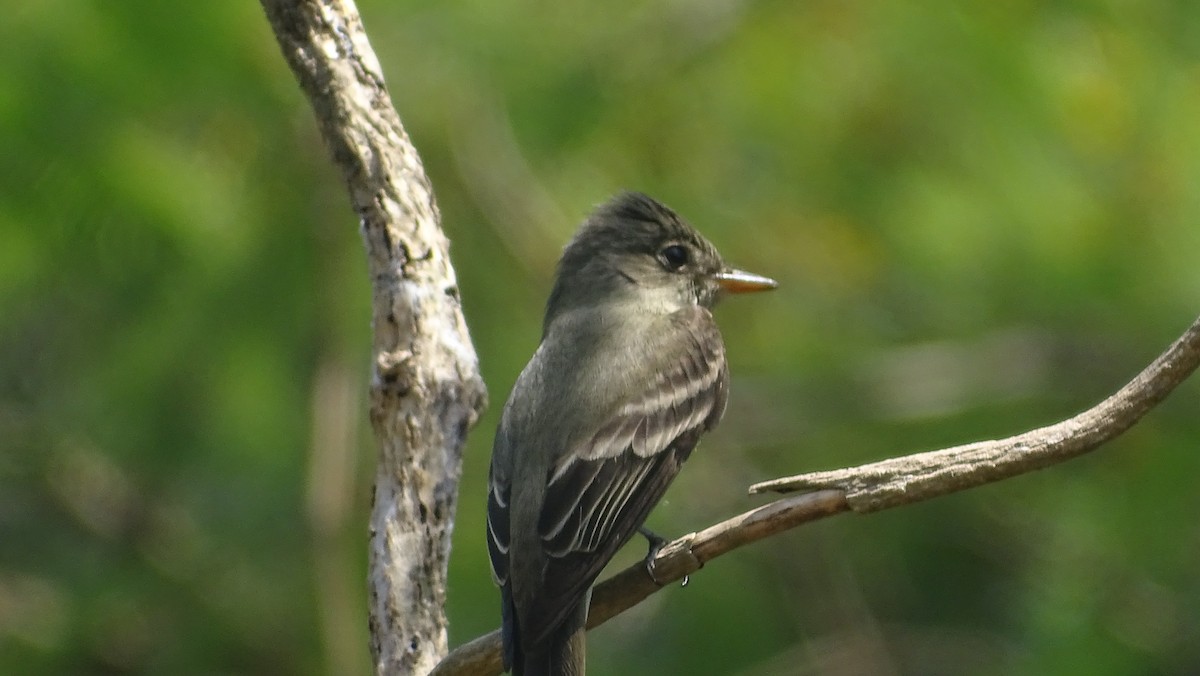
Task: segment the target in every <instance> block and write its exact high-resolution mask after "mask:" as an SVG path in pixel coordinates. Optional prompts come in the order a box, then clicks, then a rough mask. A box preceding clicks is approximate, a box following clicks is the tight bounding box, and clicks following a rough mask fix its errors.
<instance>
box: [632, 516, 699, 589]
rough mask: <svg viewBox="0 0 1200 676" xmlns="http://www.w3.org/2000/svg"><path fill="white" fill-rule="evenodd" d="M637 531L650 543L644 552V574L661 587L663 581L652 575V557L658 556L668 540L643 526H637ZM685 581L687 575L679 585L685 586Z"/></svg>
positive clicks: (686, 580) (686, 581)
mask: <svg viewBox="0 0 1200 676" xmlns="http://www.w3.org/2000/svg"><path fill="white" fill-rule="evenodd" d="M638 532H639V533H641V534H642V537H644V538H646V542H648V543H649V545H650V549H649V551H647V552H646V574H647V575H649V576H650V579H651V580H652V581H653V582H654V584H656V585H658V586H660V587H661V586H663V584H664V583H662V582H659V581H658V577H657V576H655V575H654V559H655V558H657V557H658V553H659V552H660V551H661V550H662V548H663V547H665V546H666V544H667V542H669V541H668V540H667V539H666V538H664V537H662V536H661V535H659V534H657V533H655V532H654V531H652V530H650V529H649V528H646V527H645V526H642V527H640V528H638ZM687 583H688V576H686V575H684V576H683V584H682V585H680V586H683V587H686V586H687Z"/></svg>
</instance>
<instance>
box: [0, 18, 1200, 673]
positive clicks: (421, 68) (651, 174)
mask: <svg viewBox="0 0 1200 676" xmlns="http://www.w3.org/2000/svg"><path fill="white" fill-rule="evenodd" d="M18 4H19V5H20V6H14V7H10V8H8V9H7V11H6V12H5V20H4V21H3V22H0V56H2V57H3V62H4V63H5V66H4V67H3V68H2V69H0V132H2V133H3V137H4V139H5V149H4V152H2V153H0V185H2V186H3V190H2V192H0V673H4V674H93V673H94V674H109V673H129V674H143V673H144V674H151V673H153V674H201V673H203V674H320V673H329V674H354V673H358V674H365V673H369V671H370V663H369V656H368V654H367V637H366V619H365V615H366V611H365V598H366V593H365V581H364V580H365V559H366V554H365V541H366V519H367V511H368V507H369V502H370V480H371V475H372V464H373V447H372V442H371V438H370V433H369V431H368V430H367V427H366V415H365V413H364V412H363V399H364V393H365V389H366V382H365V381H366V375H367V372H368V361H369V355H368V347H369V335H368V332H369V307H370V305H369V298H368V293H369V289H368V285H367V280H366V278H365V277H366V275H365V272H364V265H363V256H362V252H361V244H360V242H359V241H358V236H357V233H356V223H355V220H354V217H353V214H352V213H351V212H350V210H349V209H348V208H347V205H346V198H345V196H344V194H343V189H342V186H341V184H340V180H339V178H338V177H337V175H336V174H335V172H334V171H333V170H332V169H331V167H330V165H329V162H328V161H327V159H326V156H325V150H324V148H323V147H322V144H321V141H320V139H319V137H318V136H317V135H316V132H315V125H314V124H313V122H312V118H311V113H310V112H309V110H308V108H307V105H306V102H305V101H304V100H303V98H302V96H301V95H300V93H299V91H298V89H297V87H296V86H295V83H294V81H293V79H292V76H291V74H290V73H289V72H288V70H287V69H286V67H285V65H284V63H283V60H282V58H281V57H280V56H279V54H278V48H277V47H276V45H275V42H274V39H273V37H272V36H271V34H270V31H269V29H268V27H267V25H266V21H265V20H264V19H263V17H262V16H261V13H260V10H259V8H258V6H257V4H256V3H247V2H213V3H161V2H151V1H148V0H128V1H126V2H121V3H102V2H97V1H95V0H92V1H91V2H87V1H85V0H74V1H72V0H43V1H41V2H27V3H18ZM361 9H362V10H363V12H364V16H365V20H366V25H367V27H368V30H369V32H370V35H371V37H372V40H373V42H374V45H375V47H376V49H377V51H378V52H379V55H380V58H381V61H382V63H383V64H384V69H385V72H386V74H387V76H388V81H389V86H390V88H391V91H392V94H393V96H394V98H395V100H396V103H397V106H398V108H399V109H400V111H401V114H402V116H403V117H404V120H405V123H406V125H407V127H408V129H409V131H410V133H411V135H412V136H413V138H414V140H415V141H416V143H417V146H418V147H419V149H420V150H421V152H422V155H423V157H424V160H425V163H426V166H427V168H428V170H429V172H430V174H431V176H432V179H433V183H434V185H435V187H436V189H437V191H438V197H439V201H440V205H441V208H442V213H443V216H444V220H445V227H446V229H447V231H448V232H449V234H450V236H451V238H452V240H453V242H454V249H453V254H454V262H455V264H456V267H457V270H458V274H459V278H460V281H461V285H462V291H463V297H464V299H465V303H466V311H467V314H468V319H469V321H470V325H471V329H472V334H473V336H474V338H475V341H476V345H477V348H478V350H479V353H480V357H481V360H482V366H483V371H484V375H485V377H486V379H487V382H488V383H489V385H490V388H491V394H492V401H493V408H492V410H491V411H490V412H489V414H488V416H487V417H486V418H485V419H484V420H483V421H482V423H481V424H480V426H479V427H478V428H477V430H476V432H475V433H474V434H473V436H472V438H471V443H470V446H469V448H468V451H467V456H466V460H465V476H464V479H463V485H462V502H461V506H460V510H459V525H458V529H457V531H456V541H455V549H454V558H453V561H452V570H451V585H450V589H449V597H450V613H451V618H452V623H453V624H452V633H453V640H454V642H455V643H458V642H462V641H464V640H466V639H468V638H471V637H473V636H475V635H477V634H479V633H481V632H484V631H488V630H490V629H493V628H495V626H497V623H498V619H499V613H498V607H497V599H496V594H495V591H494V590H493V589H492V586H491V581H490V578H489V575H488V572H487V563H486V558H485V553H484V547H483V538H482V532H483V510H482V504H483V500H482V498H483V495H484V489H483V479H484V477H485V475H486V466H487V459H488V453H489V446H490V441H491V430H492V428H493V426H494V424H495V420H496V412H497V410H498V409H499V407H500V404H501V402H503V400H504V398H505V396H506V394H507V391H508V389H509V387H510V386H511V384H512V382H513V380H514V379H515V378H516V375H517V373H518V372H519V370H520V368H521V366H522V364H523V363H524V361H525V360H526V359H527V358H528V356H529V354H530V353H531V352H532V350H533V348H534V347H535V344H536V340H537V335H538V325H539V322H540V314H541V305H542V302H543V300H544V297H545V294H546V292H547V289H548V284H549V280H550V275H551V273H552V268H553V263H554V259H555V258H556V255H557V252H558V250H559V248H560V247H561V245H562V244H563V243H564V242H565V241H566V239H567V238H568V237H569V236H570V234H571V232H572V231H573V229H574V227H575V225H576V224H577V223H578V221H579V220H580V219H581V217H582V216H583V214H585V213H586V212H587V210H588V209H589V208H590V206H591V205H592V204H595V203H597V202H599V201H601V200H602V199H604V198H605V197H606V196H607V195H608V194H610V193H612V192H614V191H616V190H617V189H619V188H623V187H628V188H636V189H641V190H645V191H647V192H649V193H651V194H654V195H656V196H658V197H660V198H661V199H663V200H664V201H666V202H667V203H668V204H671V205H672V206H674V207H675V208H676V209H678V210H679V211H680V212H681V213H683V214H685V215H686V216H687V217H688V218H689V219H690V220H692V222H694V223H695V224H696V225H697V226H699V227H700V228H701V229H702V230H703V231H704V232H705V233H707V234H708V235H709V236H710V237H711V238H712V239H713V240H714V241H715V242H716V243H717V245H718V246H719V247H720V248H721V249H722V251H723V252H724V253H725V255H726V257H727V258H728V259H729V260H731V261H733V262H735V263H736V264H738V265H740V266H743V267H746V268H749V269H752V270H756V271H760V272H763V273H765V274H769V275H771V276H774V277H776V278H778V279H779V280H780V281H781V283H782V284H781V288H780V290H779V291H777V292H776V293H774V294H773V295H771V296H767V297H756V298H752V299H745V300H742V301H739V302H736V303H734V302H731V303H728V304H727V305H726V306H723V307H722V308H721V309H720V310H719V312H718V314H719V319H720V320H721V322H722V324H723V325H724V327H725V335H726V339H727V343H728V345H729V353H730V359H731V362H732V366H733V369H734V374H735V378H734V385H733V387H734V389H733V401H732V403H731V407H730V410H729V413H728V415H727V417H726V423H725V424H724V426H723V427H722V428H721V429H720V430H719V431H718V432H717V433H715V434H713V435H712V436H711V438H709V439H708V440H706V442H705V443H704V444H703V446H702V448H701V450H700V451H699V452H698V453H697V454H696V456H695V457H694V459H693V460H692V462H691V463H690V464H689V466H688V468H687V469H686V471H685V472H684V473H683V475H682V476H681V478H680V480H679V481H678V482H677V484H676V486H675V487H674V488H673V489H672V491H671V493H670V494H669V496H668V500H667V502H666V503H665V504H664V505H663V506H662V507H661V508H660V509H659V510H658V511H657V512H656V514H655V515H654V516H652V517H651V519H652V525H653V526H654V527H655V528H656V530H659V531H660V532H664V533H682V532H687V531H689V530H694V529H697V528H699V527H702V526H704V525H707V524H708V523H711V522H712V521H714V520H717V519H720V518H722V517H725V516H729V515H731V514H734V513H736V512H738V511H741V510H744V509H747V508H749V507H750V506H752V505H754V504H758V503H759V502H761V500H759V499H750V498H747V497H746V496H745V487H746V486H747V485H748V484H749V483H751V482H753V481H756V480H760V479H763V478H768V477H771V476H776V475H780V474H785V473H795V472H798V471H803V470H809V469H820V468H830V467H836V466H844V465H847V464H852V463H860V462H865V461H869V460H872V459H877V458H882V457H887V456H890V455H896V454H900V453H905V452H911V451H917V450H925V449H930V448H935V447H939V446H943V445H950V444H955V443H962V442H966V441H971V440H975V439H980V438H988V437H997V436H1003V435H1007V434H1010V433H1014V432H1018V431H1023V430H1025V429H1028V428H1030V427H1033V426H1037V425H1041V424H1044V423H1048V422H1051V421H1054V420H1056V419H1058V418H1060V417H1062V416H1065V415H1069V414H1071V413H1074V412H1076V411H1077V410H1080V409H1081V408H1084V407H1086V406H1089V405H1091V404H1092V403H1094V402H1095V401H1097V400H1098V399H1100V398H1101V397H1103V396H1105V395H1106V394H1107V393H1109V392H1111V391H1112V390H1114V389H1115V388H1117V387H1118V386H1119V385H1121V384H1122V383H1123V382H1124V381H1125V380H1126V379H1127V378H1129V377H1130V376H1132V375H1133V374H1134V373H1135V372H1136V371H1137V370H1139V369H1140V368H1141V367H1142V366H1143V365H1144V364H1145V363H1148V362H1149V360H1150V359H1152V358H1153V357H1154V356H1155V355H1156V354H1157V353H1158V352H1159V351H1160V350H1161V349H1162V348H1163V347H1165V345H1166V344H1167V343H1168V342H1169V341H1170V340H1171V339H1173V337H1174V336H1175V335H1176V334H1177V333H1179V332H1180V331H1181V330H1182V329H1183V328H1184V327H1185V326H1186V325H1187V324H1188V323H1189V322H1190V321H1191V320H1192V319H1194V317H1195V316H1196V314H1197V308H1198V307H1200V303H1198V300H1200V264H1198V257H1200V190H1198V189H1197V186H1200V5H1196V4H1195V3H1188V2H1182V1H1179V0H1176V1H1175V2H1170V1H1159V2H1130V1H1128V0H1126V1H1120V0H1112V1H1110V2H1090V1H1081V2H1042V3H1034V2H1010V3H972V2H950V1H941V2H932V3H884V2H873V3H872V2H844V1H838V2H828V1H820V0H818V1H816V2H805V3H789V2H775V1H769V0H768V1H764V2H757V3H749V2H730V1H722V0H715V1H710V2H680V1H675V0H668V1H666V2H652V3H632V2H627V1H617V2H610V3H588V2H582V1H580V0H568V1H567V2H561V3H555V4H548V3H533V2H526V3H495V2H483V1H482V0H459V1H453V0H452V1H450V2H436V3H435V2H421V1H419V0H403V1H399V2H396V1H392V2H383V1H382V0H362V2H361ZM1198 399H1200V386H1198V385H1197V384H1196V383H1194V382H1192V383H1188V384H1186V385H1185V386H1184V387H1183V388H1182V389H1181V390H1180V391H1179V392H1178V393H1177V394H1176V395H1175V396H1174V397H1173V398H1172V399H1171V400H1169V401H1168V402H1167V403H1166V404H1165V405H1164V406H1162V407H1160V408H1159V409H1157V410H1156V411H1154V412H1153V413H1152V414H1151V415H1150V416H1149V417H1148V418H1147V419H1146V420H1145V421H1144V422H1143V423H1141V424H1140V425H1139V426H1138V427H1136V428H1134V429H1133V430H1132V431H1131V432H1130V433H1128V434H1127V435H1125V436H1124V437H1123V438H1122V439H1120V440H1118V441H1117V442H1115V443H1113V444H1111V445H1110V446H1108V447H1107V448H1105V449H1102V450H1101V451H1099V452H1097V453H1096V454H1093V455H1092V456H1089V457H1086V458H1083V459H1080V460H1077V461H1074V462H1071V463H1068V464H1066V465H1061V466H1058V467H1055V468H1053V469H1050V470H1048V471H1044V472H1040V473H1037V474H1035V475H1030V476H1024V477H1020V478H1017V479H1014V480H1011V481H1007V482H1004V483H1002V484H998V485H993V486H988V487H985V488H981V489H978V490H974V491H970V492H968V493H966V494H961V495H957V496H952V497H949V498H943V499H940V500H937V501H934V502H932V503H927V504H923V505H919V506H914V507H909V508H905V509H900V510H894V511H891V512H886V513H881V514H876V515H872V516H870V517H867V518H854V517H839V518H836V519H832V520H829V521H827V522H823V523H819V524H814V525H811V526H808V527H805V528H802V529H800V530H799V531H797V532H795V533H791V534H787V535H785V536H783V537H779V538H775V539H773V540H771V541H769V542H767V543H762V544H758V545H756V546H755V547H752V548H750V549H748V550H745V551H741V552H738V553H735V554H733V555H730V556H728V557H725V558H723V559H721V560H719V561H717V562H714V563H713V564H711V565H710V566H708V567H707V568H706V569H705V570H704V571H702V572H701V573H699V574H697V575H695V576H693V579H692V583H691V584H690V585H689V587H688V588H687V589H668V590H664V592H663V593H661V594H658V595H656V597H655V598H653V599H652V600H651V601H650V602H648V603H646V604H644V605H643V606H641V607H639V608H638V609H636V610H635V611H633V612H631V613H630V614H628V615H626V616H623V617H622V618H619V619H618V620H616V621H614V622H612V623H610V624H609V625H607V626H605V627H603V628H601V629H600V630H598V631H597V632H595V633H594V635H593V639H592V641H591V644H590V653H591V654H590V666H591V668H592V672H593V673H595V674H598V675H602V674H636V673H646V674H651V673H696V674H707V673H736V674H746V675H758V674H780V673H795V674H818V673H819V674H852V673H853V674H861V673H871V674H1056V675H1057V674H1061V675H1070V674H1088V675H1091V676H1096V675H1107V674H1111V675H1127V674H1195V673H1200V576H1197V575H1196V571H1197V570H1200V518H1198V515H1200V488H1198V486H1200V484H1198V483H1197V478H1196V477H1198V476H1200V454H1198V453H1196V447H1197V444H1198V443H1200V415H1197V401H1198ZM635 550H636V551H635ZM641 555H642V551H641V548H640V546H631V547H630V548H629V551H626V552H623V554H622V557H621V559H620V560H621V561H622V562H625V563H628V562H630V561H633V560H636V559H637V558H638V557H640V556H641Z"/></svg>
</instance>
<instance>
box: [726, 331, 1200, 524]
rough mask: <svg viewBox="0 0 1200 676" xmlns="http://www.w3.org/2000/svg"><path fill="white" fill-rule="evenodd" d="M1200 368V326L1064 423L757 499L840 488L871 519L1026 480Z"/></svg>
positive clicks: (1131, 419)
mask: <svg viewBox="0 0 1200 676" xmlns="http://www.w3.org/2000/svg"><path fill="white" fill-rule="evenodd" d="M1198 363H1200V319H1197V320H1196V322H1194V323H1193V324H1192V325H1191V326H1190V327H1188V330H1187V331H1186V332H1184V334H1183V335H1182V336H1180V337H1179V339H1178V340H1176V341H1175V343H1174V344H1172V345H1171V347H1169V348H1167V351H1166V352H1163V353H1162V354H1161V355H1159V357H1158V359H1155V360H1154V363H1152V364H1150V365H1149V366H1147V367H1146V368H1145V370H1143V371H1142V372H1141V373H1139V374H1138V375H1137V377H1136V378H1134V379H1133V380H1131V381H1130V382H1129V383H1128V384H1126V385H1125V387H1122V388H1121V389H1120V390H1118V391H1117V392H1116V394H1113V395H1112V396H1110V397H1109V398H1107V399H1105V400H1104V401H1102V402H1100V403H1099V404H1097V405H1095V406H1093V407H1092V408H1089V409H1088V410H1086V411H1084V412H1083V413H1080V414H1079V415H1077V416H1074V417H1072V418H1068V419H1066V420H1064V421H1062V422H1059V423H1055V424H1053V425H1049V426H1047V427H1041V428H1038V429H1036V430H1031V431H1029V432H1025V433H1024V434H1018V435H1016V436H1013V437H1008V438H1007V439H1000V440H997V441H979V442H976V443H973V444H966V445H963V446H955V447H953V448H947V449H943V450H939V451H930V452H927V453H917V454H915V455H907V456H903V457H900V458H892V459H890V460H884V461H882V462H874V463H871V464H868V465H861V466H859V467H851V468H848V469H839V470H832V471H828V472H812V473H808V474H801V475H798V476H792V477H784V478H781V479H773V480H771V481H764V482H762V483H759V484H755V485H753V486H751V487H750V492H751V493H763V492H767V491H775V492H780V493H786V492H789V491H798V490H816V489H824V488H836V489H839V490H841V491H844V492H845V494H846V502H847V503H848V504H849V505H850V508H851V509H853V510H854V511H856V512H872V511H876V510H880V509H886V508H888V507H895V506H897V505H904V504H909V503H913V502H919V501H921V500H927V499H929V498H933V497H937V496H939V495H945V494H947V493H953V492H955V491H960V490H963V489H965V488H971V487H974V486H979V485H981V484H985V483H991V482H993V481H999V480H1001V479H1006V478H1008V477H1010V476H1015V475H1017V474H1024V473H1025V472H1030V471H1033V470H1035V469H1041V468H1043V467H1047V466H1049V465H1053V464H1056V463H1060V462H1062V461H1064V460H1068V459H1070V458H1074V457H1076V456H1078V455H1082V454H1084V453H1087V452H1088V451H1091V450H1094V449H1096V448H1098V447H1099V446H1101V445H1102V444H1104V443H1105V442H1107V441H1109V440H1111V439H1113V438H1115V437H1116V436H1117V435H1119V434H1121V433H1122V432H1124V431H1125V430H1127V429H1129V428H1130V427H1131V426H1133V424H1134V423H1136V422H1137V421H1138V420H1139V419H1141V417H1142V416H1143V415H1145V413H1146V412H1147V411H1149V410H1150V409H1151V408H1154V406H1156V405H1157V404H1158V403H1159V402H1161V401H1162V400H1163V399H1165V398H1166V396H1167V395H1168V394H1170V393H1171V390H1173V389H1175V387H1176V386H1177V385H1178V384H1179V383H1181V382H1183V381H1184V380H1185V379H1186V378H1187V377H1188V376H1189V375H1191V373H1192V371H1194V370H1195V369H1196V366H1197V364H1198Z"/></svg>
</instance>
